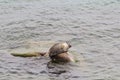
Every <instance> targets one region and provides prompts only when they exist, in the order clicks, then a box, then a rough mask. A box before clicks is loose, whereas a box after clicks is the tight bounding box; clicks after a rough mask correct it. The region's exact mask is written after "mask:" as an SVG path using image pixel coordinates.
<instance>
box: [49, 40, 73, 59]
mask: <svg viewBox="0 0 120 80" xmlns="http://www.w3.org/2000/svg"><path fill="white" fill-rule="evenodd" d="M70 47H71V45H70V44H69V43H67V42H62V43H56V44H54V45H53V46H52V47H51V48H50V49H49V52H48V54H49V57H50V58H51V60H52V61H57V60H63V61H64V60H65V61H69V60H67V59H69V55H68V53H67V52H68V49H69V48H70ZM65 58H67V59H65Z"/></svg>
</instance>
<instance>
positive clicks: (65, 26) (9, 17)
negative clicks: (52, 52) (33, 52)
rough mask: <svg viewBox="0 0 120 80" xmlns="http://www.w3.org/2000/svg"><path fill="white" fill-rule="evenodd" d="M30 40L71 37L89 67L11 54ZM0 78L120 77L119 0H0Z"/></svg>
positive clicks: (85, 79) (87, 79)
mask: <svg viewBox="0 0 120 80" xmlns="http://www.w3.org/2000/svg"><path fill="white" fill-rule="evenodd" d="M30 41H33V42H39V41H55V42H60V41H69V42H70V43H71V44H72V48H71V50H72V51H75V52H76V53H78V54H79V55H80V56H82V57H83V58H84V63H85V65H84V67H82V66H78V65H76V64H77V63H75V64H64V65H57V64H53V63H50V62H49V59H48V58H46V59H45V58H36V57H32V58H20V57H13V56H11V55H10V53H9V51H10V50H13V49H16V48H23V47H26V45H25V44H26V43H27V42H30ZM81 63H82V62H81ZM81 63H80V64H81ZM0 80H120V0H0Z"/></svg>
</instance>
